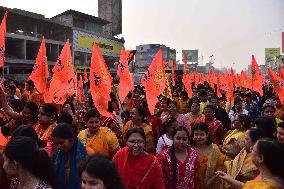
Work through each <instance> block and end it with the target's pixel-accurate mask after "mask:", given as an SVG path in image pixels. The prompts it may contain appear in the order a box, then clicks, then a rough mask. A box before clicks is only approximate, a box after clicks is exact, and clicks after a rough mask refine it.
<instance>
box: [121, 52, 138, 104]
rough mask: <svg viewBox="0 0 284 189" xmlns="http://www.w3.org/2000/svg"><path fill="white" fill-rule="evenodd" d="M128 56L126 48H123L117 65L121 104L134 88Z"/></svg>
mask: <svg viewBox="0 0 284 189" xmlns="http://www.w3.org/2000/svg"><path fill="white" fill-rule="evenodd" d="M128 56H129V54H128V53H126V51H125V49H124V48H122V49H121V54H120V60H119V63H118V65H117V75H118V76H119V86H118V97H119V102H120V103H119V106H121V104H122V103H123V102H124V100H125V98H126V96H127V95H128V93H129V92H130V91H133V90H134V77H133V76H131V74H130V70H129V67H128Z"/></svg>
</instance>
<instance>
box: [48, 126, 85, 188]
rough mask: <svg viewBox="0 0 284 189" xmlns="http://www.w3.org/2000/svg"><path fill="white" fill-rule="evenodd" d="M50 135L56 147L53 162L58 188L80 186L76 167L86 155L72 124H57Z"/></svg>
mask: <svg viewBox="0 0 284 189" xmlns="http://www.w3.org/2000/svg"><path fill="white" fill-rule="evenodd" d="M51 136H52V140H53V142H54V144H55V146H56V147H57V148H56V151H55V153H54V155H53V163H54V166H55V170H56V173H57V175H58V188H59V189H61V188H62V189H63V188H68V189H77V188H80V186H81V182H80V176H79V175H78V173H77V170H76V168H77V166H78V165H79V163H80V162H81V161H83V160H84V159H85V158H86V156H87V152H86V148H85V146H84V145H83V144H82V143H81V141H80V140H79V139H78V138H77V137H76V136H75V135H74V133H73V130H72V126H71V125H69V124H66V123H62V124H59V125H57V126H56V127H55V129H54V130H53V131H52V134H51Z"/></svg>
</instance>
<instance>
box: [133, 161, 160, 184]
mask: <svg viewBox="0 0 284 189" xmlns="http://www.w3.org/2000/svg"><path fill="white" fill-rule="evenodd" d="M156 162H157V158H156V157H155V160H154V161H153V163H152V164H151V166H150V168H149V169H148V171H147V172H146V174H145V175H144V177H143V178H142V180H141V181H140V183H139V185H138V186H137V187H136V189H139V188H140V187H141V186H142V184H143V182H144V181H145V180H146V178H147V177H148V175H149V174H150V172H151V171H152V169H153V168H154V165H155V164H156Z"/></svg>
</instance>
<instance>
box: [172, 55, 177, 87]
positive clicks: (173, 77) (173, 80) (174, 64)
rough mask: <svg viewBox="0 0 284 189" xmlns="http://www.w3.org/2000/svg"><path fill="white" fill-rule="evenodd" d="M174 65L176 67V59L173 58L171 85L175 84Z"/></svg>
mask: <svg viewBox="0 0 284 189" xmlns="http://www.w3.org/2000/svg"><path fill="white" fill-rule="evenodd" d="M176 67H177V63H176V60H174V62H173V67H172V85H173V86H176V78H175V77H176V76H175V70H176Z"/></svg>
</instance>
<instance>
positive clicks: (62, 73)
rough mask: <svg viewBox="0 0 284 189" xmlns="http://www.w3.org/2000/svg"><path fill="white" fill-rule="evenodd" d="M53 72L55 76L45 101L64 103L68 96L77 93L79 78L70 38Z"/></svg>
mask: <svg viewBox="0 0 284 189" xmlns="http://www.w3.org/2000/svg"><path fill="white" fill-rule="evenodd" d="M52 72H53V77H52V79H51V81H50V87H49V90H48V93H47V95H45V102H50V101H52V102H54V103H55V104H63V103H64V102H65V101H66V100H67V98H68V97H70V96H72V95H73V94H74V93H75V88H76V80H77V78H76V74H75V72H74V68H73V64H72V56H71V49H70V43H69V40H67V42H66V43H65V45H64V47H63V49H62V51H61V54H60V56H59V58H58V60H57V62H56V64H55V66H54V67H53V69H52Z"/></svg>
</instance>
